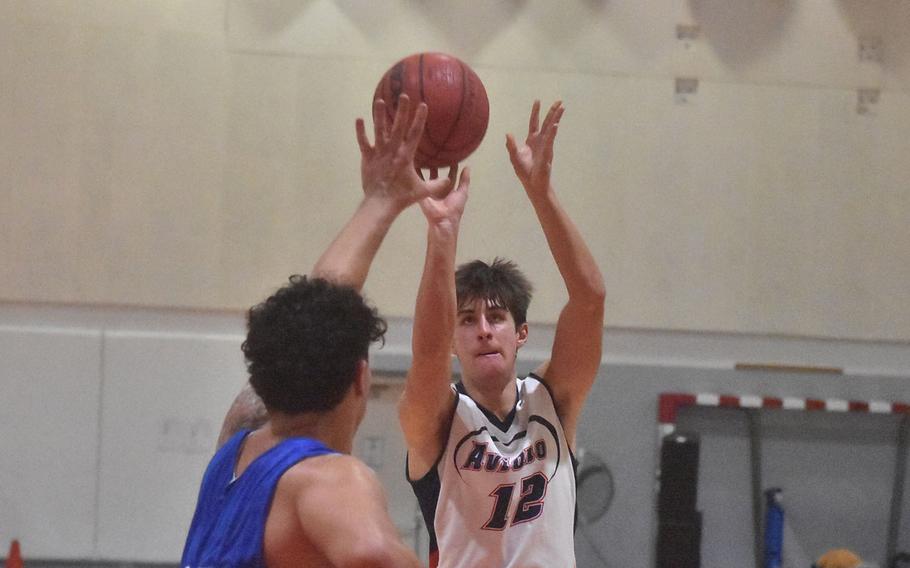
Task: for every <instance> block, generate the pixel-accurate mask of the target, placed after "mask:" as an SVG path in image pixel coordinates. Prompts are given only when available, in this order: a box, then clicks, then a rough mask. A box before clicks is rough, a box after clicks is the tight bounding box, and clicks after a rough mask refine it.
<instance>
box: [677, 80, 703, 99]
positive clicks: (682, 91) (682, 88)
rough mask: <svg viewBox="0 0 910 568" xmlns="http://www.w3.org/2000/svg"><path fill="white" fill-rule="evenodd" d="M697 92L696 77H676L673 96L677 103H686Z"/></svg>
mask: <svg viewBox="0 0 910 568" xmlns="http://www.w3.org/2000/svg"><path fill="white" fill-rule="evenodd" d="M697 93H698V79H697V78H695V77H677V78H676V81H675V94H674V98H675V100H676V102H677V104H686V103H688V102H691V100H692V99H693V98H694V97H695V95H696V94H697Z"/></svg>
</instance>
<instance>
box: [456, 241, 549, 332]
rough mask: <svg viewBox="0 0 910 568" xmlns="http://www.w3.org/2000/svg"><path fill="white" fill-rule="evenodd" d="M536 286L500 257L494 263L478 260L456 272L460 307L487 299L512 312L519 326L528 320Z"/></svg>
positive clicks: (460, 267)
mask: <svg viewBox="0 0 910 568" xmlns="http://www.w3.org/2000/svg"><path fill="white" fill-rule="evenodd" d="M533 291H534V288H533V286H531V283H530V282H529V281H528V279H527V277H525V275H524V274H523V273H522V272H521V270H519V269H518V266H517V265H516V264H515V263H514V262H512V261H511V260H506V259H503V258H499V257H496V258H494V259H493V262H492V264H487V263H485V262H483V261H482V260H475V261H472V262H468V263H465V264H462V265H461V266H459V267H458V270H456V271H455V295H456V297H457V300H458V307H462V306H464V305H465V304H467V303H469V302H473V301H474V300H477V299H479V298H483V299H484V300H487V301H489V302H491V303H492V304H493V305H494V306H497V307H500V308H505V309H507V310H509V312H510V313H511V314H512V318H513V319H514V320H515V325H516V326H519V325H521V324H523V323H525V322H527V321H528V306H529V305H530V304H531V293H532V292H533Z"/></svg>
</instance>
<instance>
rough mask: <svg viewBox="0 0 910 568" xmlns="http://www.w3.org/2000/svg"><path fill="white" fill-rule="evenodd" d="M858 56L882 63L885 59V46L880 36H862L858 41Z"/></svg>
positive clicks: (861, 59) (871, 61)
mask: <svg viewBox="0 0 910 568" xmlns="http://www.w3.org/2000/svg"><path fill="white" fill-rule="evenodd" d="M857 56H858V58H859V60H860V61H865V62H869V63H879V64H880V63H882V62H884V60H885V46H884V42H883V41H882V38H880V37H878V36H867V37H861V38H859V41H858V49H857Z"/></svg>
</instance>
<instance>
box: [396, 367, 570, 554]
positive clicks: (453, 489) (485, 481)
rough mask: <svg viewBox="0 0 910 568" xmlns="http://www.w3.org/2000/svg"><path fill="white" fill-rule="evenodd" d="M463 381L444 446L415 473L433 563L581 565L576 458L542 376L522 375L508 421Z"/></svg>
mask: <svg viewBox="0 0 910 568" xmlns="http://www.w3.org/2000/svg"><path fill="white" fill-rule="evenodd" d="M458 387H459V388H457V389H456V390H457V391H458V402H457V405H456V408H455V414H454V416H453V418H452V428H451V430H450V431H449V438H448V441H447V443H446V447H445V450H444V451H443V454H442V456H441V458H440V460H439V462H438V463H437V464H436V467H435V468H433V469H432V470H430V472H429V473H427V475H426V476H424V477H423V478H422V479H420V480H417V481H412V486H413V488H414V493H415V494H416V495H417V498H418V501H419V502H420V506H421V510H422V511H423V515H424V520H425V521H426V523H427V529H428V531H429V533H430V566H431V567H433V566H439V568H478V567H483V568H506V567H511V568H536V567H539V568H572V567H574V566H575V547H574V528H575V527H574V525H575V467H574V464H573V461H574V460H573V457H572V455H571V453H570V452H569V446H568V443H567V441H566V437H565V434H564V432H563V429H562V424H561V423H560V421H559V417H558V416H557V415H556V409H555V408H554V406H553V399H552V398H551V396H550V393H549V391H547V388H546V386H545V385H544V384H543V382H542V381H541V379H540V378H538V377H536V376H534V375H531V376H529V377H528V378H526V379H516V388H517V389H518V399H517V401H516V404H515V408H514V409H513V411H512V413H511V414H510V415H509V417H507V418H506V420H505V422H503V421H500V420H499V419H498V418H497V417H496V416H495V415H493V414H492V413H490V412H489V411H487V410H486V409H484V408H482V407H480V406H479V405H478V404H477V403H476V402H474V400H473V399H471V397H469V396H468V395H467V394H465V392H464V390H463V388H460V387H461V385H458ZM436 553H438V556H437V554H436ZM437 562H438V563H437Z"/></svg>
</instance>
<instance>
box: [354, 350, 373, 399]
mask: <svg viewBox="0 0 910 568" xmlns="http://www.w3.org/2000/svg"><path fill="white" fill-rule="evenodd" d="M371 379H372V374H371V373H370V363H369V362H368V361H367V360H366V359H361V360H360V361H358V362H357V371H356V376H355V377H354V384H353V388H354V392H355V393H356V394H357V396H363V397H365V396H368V395H369V394H370V381H371Z"/></svg>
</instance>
